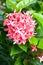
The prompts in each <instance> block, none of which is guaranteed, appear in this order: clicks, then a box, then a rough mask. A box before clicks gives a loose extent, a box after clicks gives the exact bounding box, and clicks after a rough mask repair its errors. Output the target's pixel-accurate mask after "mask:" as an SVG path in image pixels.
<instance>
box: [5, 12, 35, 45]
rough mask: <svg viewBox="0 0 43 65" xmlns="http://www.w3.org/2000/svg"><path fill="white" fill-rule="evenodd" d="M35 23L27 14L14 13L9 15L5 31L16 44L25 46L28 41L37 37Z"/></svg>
mask: <svg viewBox="0 0 43 65" xmlns="http://www.w3.org/2000/svg"><path fill="white" fill-rule="evenodd" d="M35 25H36V23H35V21H33V20H32V16H30V15H29V14H28V13H27V12H26V13H24V14H23V13H21V12H18V13H17V12H14V13H10V14H8V15H7V19H5V20H4V26H7V28H5V31H7V32H8V34H7V36H8V37H9V38H10V39H12V40H13V41H14V42H16V44H25V43H26V41H27V39H29V38H31V37H32V36H34V35H35V33H34V28H35Z"/></svg>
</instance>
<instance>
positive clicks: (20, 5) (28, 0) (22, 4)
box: [16, 0, 37, 11]
mask: <svg viewBox="0 0 43 65" xmlns="http://www.w3.org/2000/svg"><path fill="white" fill-rule="evenodd" d="M36 1H37V0H22V1H20V2H19V3H18V4H17V6H16V7H17V11H18V10H20V9H23V8H25V7H27V6H29V5H31V4H33V3H35V2H36Z"/></svg>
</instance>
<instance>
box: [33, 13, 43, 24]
mask: <svg viewBox="0 0 43 65" xmlns="http://www.w3.org/2000/svg"><path fill="white" fill-rule="evenodd" d="M33 17H34V18H36V19H37V20H38V22H39V23H40V24H42V25H43V15H41V14H39V13H33Z"/></svg>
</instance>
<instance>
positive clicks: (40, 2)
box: [38, 1, 43, 11]
mask: <svg viewBox="0 0 43 65" xmlns="http://www.w3.org/2000/svg"><path fill="white" fill-rule="evenodd" d="M38 3H39V5H40V8H41V10H42V11H43V2H42V1H38Z"/></svg>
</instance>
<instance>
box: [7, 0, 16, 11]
mask: <svg viewBox="0 0 43 65" xmlns="http://www.w3.org/2000/svg"><path fill="white" fill-rule="evenodd" d="M16 5H17V2H16V0H6V6H7V8H9V9H10V10H12V11H13V10H15V9H16Z"/></svg>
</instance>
